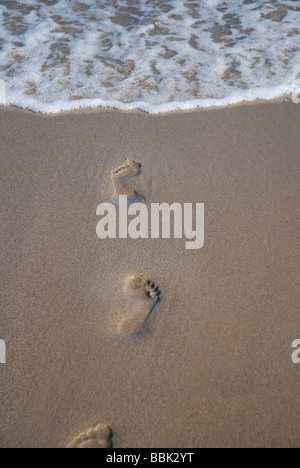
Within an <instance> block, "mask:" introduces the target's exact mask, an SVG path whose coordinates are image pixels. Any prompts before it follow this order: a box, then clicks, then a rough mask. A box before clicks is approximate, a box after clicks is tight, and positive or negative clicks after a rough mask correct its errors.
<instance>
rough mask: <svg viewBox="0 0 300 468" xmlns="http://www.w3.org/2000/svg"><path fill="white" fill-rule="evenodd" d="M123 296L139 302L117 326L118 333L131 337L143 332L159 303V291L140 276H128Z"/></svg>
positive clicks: (150, 282)
mask: <svg viewBox="0 0 300 468" xmlns="http://www.w3.org/2000/svg"><path fill="white" fill-rule="evenodd" d="M124 291H125V294H127V295H129V296H132V297H134V298H136V299H139V300H140V303H139V304H137V305H136V308H135V309H134V310H133V311H131V313H129V314H127V315H126V317H125V318H123V320H122V321H121V322H120V324H119V331H120V332H121V333H123V334H124V335H128V336H133V335H137V334H140V333H142V332H143V331H144V329H145V325H146V322H147V320H148V319H149V317H150V315H151V314H152V312H153V310H154V308H155V307H156V305H157V304H158V303H159V302H160V295H161V291H160V289H159V287H158V286H156V285H155V284H154V283H153V282H152V281H150V280H149V279H147V278H143V277H141V276H129V277H128V278H127V279H126V281H125V287H124Z"/></svg>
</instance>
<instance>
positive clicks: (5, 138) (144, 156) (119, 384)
mask: <svg viewBox="0 0 300 468" xmlns="http://www.w3.org/2000/svg"><path fill="white" fill-rule="evenodd" d="M299 148H300V105H295V104H293V103H292V102H290V101H289V102H281V103H261V104H257V105H245V106H239V107H233V108H225V109H219V110H206V111H195V112H187V113H170V114H165V115H158V116H153V115H152V116H151V115H146V114H143V113H141V112H127V113H126V112H121V111H113V110H101V111H92V112H88V111H86V112H80V113H79V112H78V113H70V114H61V115H57V116H51V117H47V116H41V115H37V114H33V113H30V112H25V111H21V110H17V109H14V108H2V109H0V161H1V174H0V178H1V185H0V200H1V205H0V206H1V228H0V244H1V257H0V258H1V260H0V287H1V298H0V339H2V340H4V341H5V343H6V347H7V363H6V364H1V365H0V382H1V385H0V395H1V397H0V398H1V415H0V418H1V425H0V447H2V448H8V447H19V448H21V447H44V448H46V447H66V446H67V445H68V444H69V443H70V441H71V440H72V439H73V438H74V437H76V436H77V435H78V434H79V433H80V432H82V431H85V430H86V429H88V428H90V427H94V426H95V425H97V424H98V423H104V424H107V425H109V426H110V427H111V428H112V431H113V446H114V447H116V448H121V447H124V448H142V447H149V448H167V447H171V448H197V447H200V448H201V447H243V448H244V447H265V448H267V447H297V448H299V447H300V432H299V416H300V394H299V370H300V368H299V364H298V365H296V364H294V363H293V362H292V359H291V356H292V352H293V349H292V342H293V341H294V340H296V339H300V321H299V280H300V273H299V260H300V258H299V228H300V225H299V220H300V216H299V215H300V212H299V211H300V208H299V207H300V185H299V170H300V158H299ZM128 158H133V159H135V160H136V161H138V162H139V163H140V164H141V173H140V174H139V175H138V176H137V177H135V178H132V179H131V180H130V182H129V184H131V185H132V190H134V191H136V192H137V193H138V194H141V195H142V196H143V197H144V199H145V201H146V204H147V206H149V207H150V204H151V203H163V202H166V203H169V204H172V203H174V202H179V203H204V204H205V244H204V247H203V248H202V249H200V250H194V251H189V250H186V249H185V241H184V240H183V239H182V240H181V239H176V240H174V239H169V240H167V239H152V240H151V239H149V240H145V239H138V240H133V239H106V240H100V239H99V238H98V237H97V235H96V225H97V222H98V221H99V217H97V216H96V208H97V206H98V205H99V204H100V203H104V202H111V201H112V200H114V198H115V191H114V182H113V180H112V178H111V171H112V170H113V169H114V168H116V167H118V166H119V165H120V164H122V163H124V161H125V160H127V159H128ZM130 275H142V276H143V277H145V278H148V279H149V281H151V283H152V281H153V282H154V283H155V285H157V286H158V287H159V289H160V291H161V296H160V297H161V301H160V302H159V303H158V304H156V307H155V309H154V310H153V313H152V314H151V316H150V317H149V319H148V320H147V324H146V325H147V332H145V333H144V334H143V335H142V336H137V337H126V336H124V335H122V334H121V333H120V323H122V322H123V321H124V318H126V317H127V316H130V314H131V313H132V311H133V310H134V308H135V307H137V306H136V301H135V299H134V298H130V297H129V296H128V295H127V294H126V291H124V281H125V280H126V278H127V277H128V276H130Z"/></svg>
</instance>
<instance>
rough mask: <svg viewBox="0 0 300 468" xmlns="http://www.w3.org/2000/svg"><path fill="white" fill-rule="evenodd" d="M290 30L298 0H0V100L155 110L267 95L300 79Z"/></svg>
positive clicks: (298, 46) (294, 30)
mask: <svg viewBox="0 0 300 468" xmlns="http://www.w3.org/2000/svg"><path fill="white" fill-rule="evenodd" d="M299 31H300V0H294V1H285V0H281V1H280V0H278V1H277V0H272V1H264V0H260V1H255V0H229V1H221V0H186V1H185V0H139V1H138V0H118V1H117V0H85V1H84V0H83V1H82V2H77V1H72V0H24V1H13V0H1V2H0V88H1V90H0V91H1V92H0V100H2V103H6V104H13V105H15V106H18V107H23V108H28V109H31V110H33V111H38V112H44V113H53V112H59V111H62V110H69V109H76V108H80V107H94V106H110V107H115V108H118V109H134V108H138V109H141V110H143V111H146V112H150V113H159V112H166V111H171V110H177V109H192V108H196V107H207V106H212V105H213V106H218V105H228V104H234V103H237V102H240V101H244V100H245V101H251V100H254V99H257V98H260V99H273V98H276V97H279V96H282V95H284V94H287V93H290V92H292V91H293V90H295V80H296V79H297V78H300V40H299V39H300V36H299ZM4 89H5V92H4Z"/></svg>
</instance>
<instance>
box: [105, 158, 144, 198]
mask: <svg viewBox="0 0 300 468" xmlns="http://www.w3.org/2000/svg"><path fill="white" fill-rule="evenodd" d="M141 167H142V166H141V164H140V163H139V162H137V161H134V159H127V161H125V162H124V164H122V165H121V166H119V167H116V169H114V170H113V171H112V172H111V178H112V181H113V185H114V189H115V193H116V196H117V197H118V198H119V196H120V195H127V199H128V202H129V203H139V202H143V201H145V200H144V197H142V196H141V195H139V194H138V193H137V192H136V191H135V190H134V188H133V187H132V186H131V185H130V183H129V181H130V179H131V178H133V177H137V176H139V175H140V174H141V172H142V171H141Z"/></svg>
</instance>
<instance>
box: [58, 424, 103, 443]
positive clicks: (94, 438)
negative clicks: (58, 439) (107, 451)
mask: <svg viewBox="0 0 300 468" xmlns="http://www.w3.org/2000/svg"><path fill="white" fill-rule="evenodd" d="M111 438H112V431H111V429H110V428H109V427H108V426H107V425H106V424H98V425H97V426H96V427H94V428H91V429H88V430H87V431H86V432H82V433H81V434H79V436H78V437H75V439H73V440H72V442H71V443H70V444H69V445H68V446H67V448H68V449H81V448H111V447H112V441H111Z"/></svg>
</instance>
